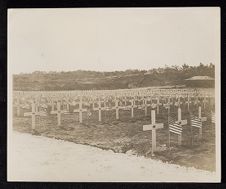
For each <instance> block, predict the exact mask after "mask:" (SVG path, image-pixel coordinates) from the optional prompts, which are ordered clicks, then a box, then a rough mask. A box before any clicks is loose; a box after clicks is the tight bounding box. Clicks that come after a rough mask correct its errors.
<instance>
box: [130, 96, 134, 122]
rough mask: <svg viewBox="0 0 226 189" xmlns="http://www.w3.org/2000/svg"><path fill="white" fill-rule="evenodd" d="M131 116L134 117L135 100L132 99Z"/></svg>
mask: <svg viewBox="0 0 226 189" xmlns="http://www.w3.org/2000/svg"><path fill="white" fill-rule="evenodd" d="M131 117H132V118H133V117H134V100H131Z"/></svg>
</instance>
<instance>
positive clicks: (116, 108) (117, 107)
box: [113, 99, 119, 120]
mask: <svg viewBox="0 0 226 189" xmlns="http://www.w3.org/2000/svg"><path fill="white" fill-rule="evenodd" d="M113 109H115V112H116V119H117V120H118V119H119V106H118V100H117V99H116V100H115V106H114V107H113Z"/></svg>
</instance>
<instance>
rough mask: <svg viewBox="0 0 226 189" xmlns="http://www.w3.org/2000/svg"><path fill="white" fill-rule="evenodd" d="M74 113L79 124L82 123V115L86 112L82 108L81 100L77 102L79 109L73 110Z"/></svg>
mask: <svg viewBox="0 0 226 189" xmlns="http://www.w3.org/2000/svg"><path fill="white" fill-rule="evenodd" d="M74 112H76V113H79V122H80V123H82V113H83V112H87V109H83V108H82V99H80V102H79V109H77V110H74Z"/></svg>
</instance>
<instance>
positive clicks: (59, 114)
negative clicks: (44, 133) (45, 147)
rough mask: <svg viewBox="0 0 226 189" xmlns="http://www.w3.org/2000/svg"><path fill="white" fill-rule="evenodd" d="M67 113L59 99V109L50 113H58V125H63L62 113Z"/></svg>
mask: <svg viewBox="0 0 226 189" xmlns="http://www.w3.org/2000/svg"><path fill="white" fill-rule="evenodd" d="M62 113H66V111H65V110H61V104H60V102H59V101H57V110H54V111H51V112H50V114H56V115H57V125H58V126H60V125H61V114H62Z"/></svg>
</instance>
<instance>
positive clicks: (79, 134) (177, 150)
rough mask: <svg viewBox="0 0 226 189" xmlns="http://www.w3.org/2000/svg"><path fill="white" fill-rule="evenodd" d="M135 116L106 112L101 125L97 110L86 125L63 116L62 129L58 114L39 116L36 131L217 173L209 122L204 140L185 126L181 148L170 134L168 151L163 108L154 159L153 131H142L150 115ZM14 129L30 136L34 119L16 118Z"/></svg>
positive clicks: (213, 141)
mask: <svg viewBox="0 0 226 189" xmlns="http://www.w3.org/2000/svg"><path fill="white" fill-rule="evenodd" d="M207 111H208V110H207ZM207 111H206V113H207ZM184 112H185V111H183V109H182V113H183V115H182V119H186V118H188V114H187V113H184ZM134 115H135V117H134V118H131V117H130V111H123V110H121V111H120V119H119V120H115V111H107V112H103V114H102V117H103V121H102V122H101V123H99V122H98V113H97V111H96V112H93V114H92V116H91V117H90V118H89V119H88V118H87V116H86V113H84V115H83V118H84V122H83V123H82V124H79V122H78V114H76V113H74V114H69V115H67V114H66V115H62V126H57V117H56V116H55V115H49V116H47V117H36V130H37V132H38V134H39V135H42V136H46V137H50V138H56V139H62V140H65V141H71V142H74V143H77V144H85V145H90V146H95V147H98V148H101V149H106V150H112V151H114V152H115V153H127V154H135V155H138V156H145V157H148V158H153V159H158V160H162V161H163V162H168V163H174V164H178V165H182V166H187V167H195V168H198V169H203V170H208V171H215V127H214V125H213V124H212V123H210V120H208V121H207V122H205V123H203V138H202V139H199V138H198V133H199V131H198V129H197V128H193V129H192V131H191V127H190V126H189V125H188V126H184V127H183V129H184V130H183V135H182V140H183V142H182V146H178V145H177V135H174V134H171V146H170V148H169V147H168V141H169V134H168V124H167V114H166V112H165V110H164V109H163V108H162V109H160V114H159V115H157V118H156V121H157V122H159V123H164V129H160V130H157V146H158V147H159V148H160V151H158V152H156V153H155V156H154V157H153V156H151V153H150V149H151V131H145V132H144V131H143V130H142V128H143V125H145V124H150V123H151V119H150V116H148V117H145V116H144V112H143V111H142V110H135V112H134ZM148 115H150V109H148ZM13 128H14V130H16V131H19V132H24V133H31V118H29V117H22V116H21V117H16V116H14V118H13ZM192 136H193V137H192ZM165 146H167V147H165Z"/></svg>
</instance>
